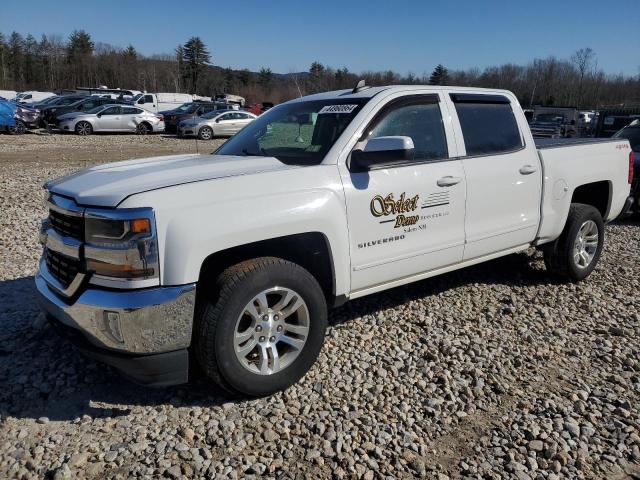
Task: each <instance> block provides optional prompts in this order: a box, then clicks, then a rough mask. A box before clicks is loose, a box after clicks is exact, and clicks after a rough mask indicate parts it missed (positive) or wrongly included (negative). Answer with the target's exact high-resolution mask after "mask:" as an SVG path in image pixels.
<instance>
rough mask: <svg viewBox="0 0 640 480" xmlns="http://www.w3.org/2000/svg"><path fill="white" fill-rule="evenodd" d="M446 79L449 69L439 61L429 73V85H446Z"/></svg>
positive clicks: (447, 79)
mask: <svg viewBox="0 0 640 480" xmlns="http://www.w3.org/2000/svg"><path fill="white" fill-rule="evenodd" d="M448 81H449V71H448V70H447V68H446V67H445V66H444V65H442V64H441V63H439V64H438V65H437V66H436V68H434V69H433V72H432V73H431V77H430V78H429V85H446V84H447V82H448Z"/></svg>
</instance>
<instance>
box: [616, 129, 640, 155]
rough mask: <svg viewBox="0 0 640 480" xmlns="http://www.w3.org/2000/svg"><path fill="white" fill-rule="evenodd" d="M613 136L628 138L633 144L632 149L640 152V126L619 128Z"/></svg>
mask: <svg viewBox="0 0 640 480" xmlns="http://www.w3.org/2000/svg"><path fill="white" fill-rule="evenodd" d="M613 138H626V139H627V140H629V143H630V144H631V150H633V151H634V152H640V126H637V127H635V126H634V127H624V128H623V129H622V130H618V131H617V132H616V133H615V134H614V135H613Z"/></svg>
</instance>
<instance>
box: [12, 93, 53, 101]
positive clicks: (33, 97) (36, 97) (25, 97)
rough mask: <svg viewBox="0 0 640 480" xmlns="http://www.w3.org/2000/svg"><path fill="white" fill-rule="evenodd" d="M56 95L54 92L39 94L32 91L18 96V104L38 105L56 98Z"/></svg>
mask: <svg viewBox="0 0 640 480" xmlns="http://www.w3.org/2000/svg"><path fill="white" fill-rule="evenodd" d="M54 96H55V93H53V92H37V91H35V90H31V91H28V92H20V93H18V94H17V95H16V102H19V103H38V102H41V101H42V100H45V99H47V98H49V97H54Z"/></svg>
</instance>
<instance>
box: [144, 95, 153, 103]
mask: <svg viewBox="0 0 640 480" xmlns="http://www.w3.org/2000/svg"><path fill="white" fill-rule="evenodd" d="M144 103H153V95H145V96H144Z"/></svg>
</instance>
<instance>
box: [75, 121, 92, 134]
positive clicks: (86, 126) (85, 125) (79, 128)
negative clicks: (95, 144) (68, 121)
mask: <svg viewBox="0 0 640 480" xmlns="http://www.w3.org/2000/svg"><path fill="white" fill-rule="evenodd" d="M75 131H76V133H77V134H78V135H82V136H83V137H84V136H86V135H91V134H92V133H93V127H92V126H91V124H90V123H89V122H78V123H76V126H75Z"/></svg>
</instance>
